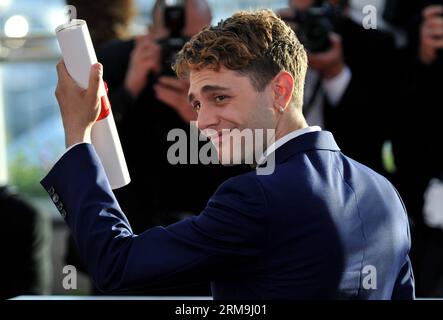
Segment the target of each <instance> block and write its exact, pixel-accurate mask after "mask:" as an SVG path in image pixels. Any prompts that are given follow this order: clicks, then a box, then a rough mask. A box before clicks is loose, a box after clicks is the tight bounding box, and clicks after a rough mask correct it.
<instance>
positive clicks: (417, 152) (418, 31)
mask: <svg viewBox="0 0 443 320" xmlns="http://www.w3.org/2000/svg"><path fill="white" fill-rule="evenodd" d="M431 3H440V6H438V5H437V6H435V5H432V4H431ZM421 6H422V9H421V10H420V11H417V12H414V13H413V14H411V15H410V16H409V18H407V19H404V20H405V21H406V23H405V27H406V28H407V29H408V31H409V44H408V48H407V52H406V53H407V60H406V63H405V65H406V66H407V68H405V71H406V76H407V83H406V86H405V89H404V101H403V102H402V103H401V110H399V114H401V117H402V120H401V121H398V125H397V135H396V137H395V139H394V151H395V161H396V165H397V168H398V176H397V181H396V183H397V186H398V189H399V191H400V193H401V194H402V196H403V199H404V201H405V204H406V207H407V208H408V212H409V215H410V216H411V218H412V222H413V224H412V231H413V233H412V235H413V242H412V244H413V246H412V259H413V265H414V269H415V270H416V280H417V281H416V286H417V296H420V297H442V296H443V254H442V252H443V203H441V200H440V199H443V192H442V191H441V186H442V185H443V184H442V179H443V146H442V142H441V119H442V118H443V111H442V110H443V109H442V96H441V83H442V82H443V1H441V0H440V1H422V3H421ZM431 181H432V183H431Z"/></svg>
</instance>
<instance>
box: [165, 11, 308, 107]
mask: <svg viewBox="0 0 443 320" xmlns="http://www.w3.org/2000/svg"><path fill="white" fill-rule="evenodd" d="M221 66H224V67H226V68H227V69H230V70H234V71H238V72H239V73H241V74H246V75H248V76H249V78H250V79H251V83H252V85H253V86H254V88H255V89H256V90H257V91H263V90H264V88H265V87H266V85H267V84H268V83H269V82H270V81H271V80H272V79H273V78H274V77H275V76H276V75H277V74H278V73H279V72H280V71H287V72H289V73H290V74H291V75H292V76H293V78H294V91H293V94H292V95H293V101H294V103H295V105H296V107H297V108H301V106H302V104H303V89H304V79H305V75H306V69H307V55H306V51H305V49H304V47H303V45H302V44H301V43H300V41H299V40H298V39H297V37H296V35H295V33H294V31H293V30H292V29H291V28H290V27H289V26H288V25H287V24H286V23H285V22H283V20H281V19H280V18H279V17H277V16H276V15H275V14H274V13H273V12H272V11H271V10H259V11H255V12H248V11H241V12H238V13H236V14H234V15H233V16H232V17H230V18H228V19H226V20H222V21H220V22H219V23H218V25H216V26H212V27H206V28H204V29H203V30H202V31H200V33H198V34H197V35H195V36H194V37H193V38H192V39H191V40H190V41H188V42H187V43H186V44H185V45H184V47H183V48H182V50H181V51H180V52H179V53H178V55H177V58H176V61H175V63H174V65H173V69H174V70H175V72H176V73H177V75H178V76H179V77H180V78H185V77H188V76H189V73H190V71H191V70H195V71H199V70H201V69H203V68H210V69H213V70H216V71H217V70H219V69H220V67H221Z"/></svg>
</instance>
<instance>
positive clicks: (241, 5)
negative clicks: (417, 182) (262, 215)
mask: <svg viewBox="0 0 443 320" xmlns="http://www.w3.org/2000/svg"><path fill="white" fill-rule="evenodd" d="M91 2H93V1H91ZM289 2H290V1H289ZM387 2H389V1H385V0H373V1H370V0H351V1H350V3H349V12H348V15H349V17H350V19H352V20H353V21H355V22H356V23H357V24H360V25H361V23H362V20H363V17H364V13H363V10H362V8H363V7H364V6H366V5H373V6H374V7H375V8H376V9H377V11H376V14H377V29H380V30H382V31H386V32H388V33H389V34H390V35H391V36H392V37H393V38H394V39H395V45H396V48H397V49H399V50H400V49H401V48H402V47H405V46H407V41H408V40H407V33H408V30H407V27H405V24H402V22H401V21H400V22H398V20H396V19H389V18H386V17H387V15H385V7H386V3H387ZM393 2H396V1H392V3H393ZM208 3H209V6H210V8H211V10H212V23H215V22H218V21H219V20H220V19H222V18H226V17H228V16H230V15H231V14H232V13H233V12H235V11H237V10H239V9H249V8H257V7H267V8H272V9H274V10H276V11H278V10H281V9H284V8H287V7H288V1H287V0H223V1H219V0H208ZM392 3H390V4H392ZM133 4H134V8H135V11H134V13H135V15H134V16H133V17H132V18H131V19H130V21H129V25H128V26H127V34H126V37H127V38H131V37H134V36H137V35H142V34H144V33H145V32H146V29H147V26H148V25H150V24H151V23H152V14H151V12H152V7H153V5H154V0H135V1H133ZM65 5H66V3H65V1H62V0H0V186H1V185H6V184H7V185H8V186H9V191H8V192H10V193H13V194H19V195H20V201H21V200H23V201H24V202H26V203H27V204H28V205H29V206H31V207H32V208H33V209H35V210H36V211H38V212H39V218H38V221H39V222H38V223H39V225H40V226H41V230H44V232H41V234H43V235H42V238H41V239H40V240H39V241H41V243H44V244H45V245H44V246H41V248H40V249H39V250H41V252H40V254H41V257H45V258H44V259H42V261H44V263H42V264H41V265H40V267H39V269H38V270H37V272H38V282H37V284H35V286H34V289H33V290H23V291H20V289H19V288H17V290H16V292H17V293H18V294H49V295H65V294H69V295H73V294H74V295H82V294H91V293H93V292H94V289H93V287H92V286H91V284H90V282H89V279H88V277H87V276H86V275H84V274H83V273H79V274H78V285H77V288H76V289H75V290H66V289H64V288H63V278H64V277H65V275H66V274H64V273H63V267H64V266H65V265H66V264H67V263H66V255H67V250H68V247H69V242H68V241H67V238H68V230H67V227H66V225H65V223H64V222H63V220H62V218H61V217H60V215H59V212H58V211H57V209H56V208H55V207H54V205H53V203H52V202H51V201H50V199H49V197H48V196H47V194H46V192H45V191H44V189H43V188H42V187H41V186H40V184H39V181H40V180H41V179H42V177H44V176H45V174H46V173H47V172H48V170H49V169H50V168H51V166H52V165H53V164H54V162H55V161H56V160H57V158H58V157H59V155H60V154H61V153H62V152H63V151H64V136H63V128H62V122H61V118H60V114H59V109H58V106H57V102H56V99H55V96H54V91H55V86H56V81H57V77H56V69H55V65H56V63H57V61H58V60H59V59H60V51H59V47H58V44H57V42H56V39H55V32H54V30H55V28H56V27H57V26H58V25H60V24H62V23H65V22H66V21H67V19H68V15H67V12H66V9H65V8H64V6H65ZM411 10H412V9H411ZM414 10H415V9H414ZM414 14H416V15H420V11H418V10H415V11H412V13H410V16H414ZM388 16H389V15H388ZM396 17H397V16H396ZM79 18H83V17H81V16H80V17H79ZM385 18H386V19H385ZM387 20H389V21H387ZM351 69H352V68H351ZM105 70H106V67H105ZM354 73H355V72H354ZM355 74H356V73H355ZM384 76H385V75H384V74H383V73H379V74H378V75H376V77H375V78H374V79H375V80H374V81H378V80H377V79H380V80H381V79H382V78H383V77H384ZM380 155H381V156H380V157H381V158H382V161H383V166H384V168H383V169H384V170H386V175H393V174H394V173H395V170H396V168H395V161H394V156H393V151H392V140H391V139H388V138H387V139H384V141H383V147H382V148H380ZM392 179H394V180H395V178H392ZM419 196H420V197H421V196H422V195H419ZM0 214H1V212H0ZM14 223H17V225H20V221H14ZM11 226H14V224H11ZM11 228H12V227H11ZM25 232H26V229H24V228H21V227H19V228H18V232H12V230H11V233H6V234H3V235H2V243H0V245H2V246H6V245H7V244H8V243H10V242H11V241H15V238H16V237H20V236H22V235H23V234H24V233H25ZM8 237H9V238H8ZM13 250H14V249H13ZM17 250H20V249H17ZM30 250H33V249H32V248H31V249H30ZM4 252H7V253H6V255H10V256H8V257H6V258H7V259H10V260H12V258H11V257H13V256H14V257H15V255H16V254H17V252H9V251H4ZM2 261H3V258H2ZM2 263H3V262H2ZM29 263H31V262H29ZM441 271H443V269H442V270H441ZM23 272H24V271H23ZM8 277H10V275H9V274H8V273H7V272H5V273H4V274H3V275H0V286H1V285H2V283H4V282H3V280H1V279H2V278H8ZM441 279H443V278H441Z"/></svg>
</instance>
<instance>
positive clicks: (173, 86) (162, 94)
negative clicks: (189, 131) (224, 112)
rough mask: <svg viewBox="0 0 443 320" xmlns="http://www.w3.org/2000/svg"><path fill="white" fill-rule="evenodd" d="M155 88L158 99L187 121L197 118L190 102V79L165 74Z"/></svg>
mask: <svg viewBox="0 0 443 320" xmlns="http://www.w3.org/2000/svg"><path fill="white" fill-rule="evenodd" d="M154 90H155V94H156V97H157V99H158V100H160V101H162V102H163V103H165V104H167V105H168V106H170V107H171V108H172V109H174V110H175V111H176V112H177V113H178V114H179V115H180V117H181V118H182V119H183V120H184V121H185V122H186V123H188V122H189V121H194V120H196V119H197V114H196V113H195V112H194V111H193V110H192V108H191V106H190V104H189V102H188V90H189V82H188V81H186V80H181V79H177V78H176V77H168V76H163V77H160V78H159V79H158V82H157V84H156V85H155V86H154Z"/></svg>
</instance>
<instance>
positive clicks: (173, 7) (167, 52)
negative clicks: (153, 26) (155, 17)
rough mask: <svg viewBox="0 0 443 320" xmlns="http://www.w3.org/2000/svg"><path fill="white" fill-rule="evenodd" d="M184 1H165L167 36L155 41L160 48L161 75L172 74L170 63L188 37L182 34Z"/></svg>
mask: <svg viewBox="0 0 443 320" xmlns="http://www.w3.org/2000/svg"><path fill="white" fill-rule="evenodd" d="M184 2H185V1H165V3H164V8H163V9H164V10H163V13H164V23H165V27H166V28H167V29H168V31H169V36H168V37H166V38H163V39H160V40H158V41H157V43H158V44H159V45H160V48H161V70H162V71H161V75H168V76H174V75H175V74H174V71H173V70H172V68H171V65H172V64H173V63H174V61H175V58H176V55H177V53H178V52H179V51H180V49H181V48H182V47H183V45H184V44H185V43H186V42H187V41H188V40H189V38H187V37H185V36H183V35H182V30H183V28H184V27H185V24H186V10H185V3H184Z"/></svg>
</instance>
